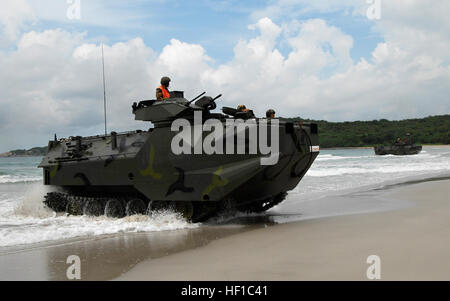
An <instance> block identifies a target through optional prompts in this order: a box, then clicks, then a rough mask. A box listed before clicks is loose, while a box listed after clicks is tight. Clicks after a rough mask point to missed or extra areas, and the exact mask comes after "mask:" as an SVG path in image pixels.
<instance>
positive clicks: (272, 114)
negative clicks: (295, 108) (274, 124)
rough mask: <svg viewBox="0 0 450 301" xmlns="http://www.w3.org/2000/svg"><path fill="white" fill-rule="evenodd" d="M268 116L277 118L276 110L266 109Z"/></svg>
mask: <svg viewBox="0 0 450 301" xmlns="http://www.w3.org/2000/svg"><path fill="white" fill-rule="evenodd" d="M266 118H275V111H274V110H272V109H269V110H267V111H266Z"/></svg>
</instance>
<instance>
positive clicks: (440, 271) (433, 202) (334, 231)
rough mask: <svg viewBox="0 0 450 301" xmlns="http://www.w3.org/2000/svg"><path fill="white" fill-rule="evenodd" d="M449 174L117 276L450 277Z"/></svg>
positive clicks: (121, 278) (257, 231) (174, 256)
mask: <svg viewBox="0 0 450 301" xmlns="http://www.w3.org/2000/svg"><path fill="white" fill-rule="evenodd" d="M449 194H450V180H443V181H433V182H424V183H417V184H413V185H401V186H399V187H397V188H395V189H392V191H391V192H390V193H389V194H387V195H385V196H384V197H387V198H391V199H400V200H407V201H411V202H414V203H415V205H414V206H411V207H408V208H403V209H398V210H393V211H385V212H377V213H370V214H358V215H350V216H337V217H328V218H320V219H309V220H303V221H300V222H294V223H287V224H281V225H275V226H271V227H267V228H262V229H257V230H252V231H247V232H244V233H239V234H236V235H232V236H228V237H225V238H222V239H219V240H215V241H212V242H211V243H209V244H207V245H206V246H203V247H199V248H196V249H191V250H187V251H183V252H179V253H176V254H173V255H169V256H165V257H160V258H157V259H152V260H146V261H144V262H142V263H140V264H138V265H137V266H135V267H134V268H133V269H131V270H130V271H129V272H127V273H125V274H124V275H122V276H121V277H119V278H118V279H117V280H367V276H366V271H367V268H368V267H369V264H367V263H366V260H367V257H368V256H369V255H378V256H379V257H380V259H381V279H382V280H450V235H449V229H450V197H449Z"/></svg>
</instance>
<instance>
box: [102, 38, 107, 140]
mask: <svg viewBox="0 0 450 301" xmlns="http://www.w3.org/2000/svg"><path fill="white" fill-rule="evenodd" d="M102 66H103V109H104V111H105V136H106V135H107V129H106V83H105V55H104V53H103V43H102Z"/></svg>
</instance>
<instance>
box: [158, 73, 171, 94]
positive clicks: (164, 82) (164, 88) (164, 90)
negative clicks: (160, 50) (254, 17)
mask: <svg viewBox="0 0 450 301" xmlns="http://www.w3.org/2000/svg"><path fill="white" fill-rule="evenodd" d="M169 85H170V78H168V77H167V76H164V77H163V78H161V86H159V87H158V88H156V100H164V99H167V98H170V92H169V89H168V88H169Z"/></svg>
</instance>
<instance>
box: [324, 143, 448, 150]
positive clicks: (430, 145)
mask: <svg viewBox="0 0 450 301" xmlns="http://www.w3.org/2000/svg"><path fill="white" fill-rule="evenodd" d="M420 145H421V146H426V147H450V144H420ZM374 147H375V146H341V147H322V148H321V150H339V149H373V148H374Z"/></svg>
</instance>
